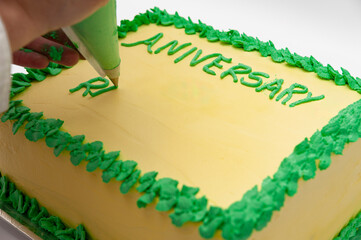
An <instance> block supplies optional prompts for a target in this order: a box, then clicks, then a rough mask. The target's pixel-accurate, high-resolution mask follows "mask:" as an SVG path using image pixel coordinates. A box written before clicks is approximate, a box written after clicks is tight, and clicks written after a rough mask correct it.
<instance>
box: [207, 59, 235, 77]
mask: <svg viewBox="0 0 361 240" xmlns="http://www.w3.org/2000/svg"><path fill="white" fill-rule="evenodd" d="M221 61H223V62H226V63H231V62H232V58H226V57H224V56H223V55H220V56H218V57H217V58H216V59H214V60H213V61H212V62H211V63H208V64H207V65H205V66H204V67H203V71H205V72H206V73H208V74H211V75H216V73H215V72H214V71H213V70H211V69H210V68H211V67H217V68H219V69H222V68H223V65H221V64H219V63H220V62H221Z"/></svg>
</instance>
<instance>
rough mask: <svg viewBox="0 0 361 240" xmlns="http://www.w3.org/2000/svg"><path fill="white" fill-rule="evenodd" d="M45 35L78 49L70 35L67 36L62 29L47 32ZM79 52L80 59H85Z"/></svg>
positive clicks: (47, 37)
mask: <svg viewBox="0 0 361 240" xmlns="http://www.w3.org/2000/svg"><path fill="white" fill-rule="evenodd" d="M43 37H44V38H46V39H49V40H51V41H54V42H57V43H60V44H62V45H65V46H67V47H70V48H72V49H75V50H76V47H75V45H74V44H73V42H72V41H71V40H70V39H69V38H68V36H66V34H65V33H64V31H63V30H61V29H59V30H55V31H51V32H49V33H47V34H45V35H44V36H43ZM78 54H79V56H80V59H85V58H84V57H83V56H82V55H81V54H80V53H79V52H78Z"/></svg>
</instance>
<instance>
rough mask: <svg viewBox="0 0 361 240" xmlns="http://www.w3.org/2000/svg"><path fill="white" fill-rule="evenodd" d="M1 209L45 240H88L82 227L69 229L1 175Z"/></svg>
mask: <svg viewBox="0 0 361 240" xmlns="http://www.w3.org/2000/svg"><path fill="white" fill-rule="evenodd" d="M0 207H1V209H2V210H4V211H5V212H7V213H8V214H9V215H10V216H11V217H13V218H15V219H16V220H17V221H19V222H20V223H22V224H24V225H26V226H27V227H28V228H29V229H30V230H32V231H33V232H34V233H36V234H37V235H39V236H40V237H41V238H43V239H59V240H86V239H88V236H87V234H86V231H85V229H84V227H83V226H82V225H79V226H78V227H77V228H75V229H74V228H70V227H67V226H66V225H65V224H64V223H63V222H62V221H61V220H60V218H58V217H56V216H51V215H50V214H49V213H48V211H47V210H46V208H44V207H42V206H39V204H38V202H37V201H36V199H35V198H30V197H29V196H27V195H25V194H24V193H23V192H21V191H20V190H19V189H17V187H16V186H15V184H14V183H12V182H10V181H9V179H8V178H7V177H6V176H3V175H0Z"/></svg>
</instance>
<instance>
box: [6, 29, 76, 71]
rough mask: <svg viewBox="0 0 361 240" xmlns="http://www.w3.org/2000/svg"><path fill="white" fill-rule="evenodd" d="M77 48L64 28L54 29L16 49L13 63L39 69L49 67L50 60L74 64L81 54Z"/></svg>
mask: <svg viewBox="0 0 361 240" xmlns="http://www.w3.org/2000/svg"><path fill="white" fill-rule="evenodd" d="M75 49H76V48H75V47H74V45H73V44H72V42H71V41H70V40H69V39H68V37H67V36H66V35H65V33H64V32H63V31H62V30H58V31H52V32H50V33H47V34H45V35H44V36H42V37H39V38H37V39H35V40H34V41H32V42H30V43H29V44H27V45H26V46H24V48H21V49H20V50H17V51H15V52H14V53H13V63H14V64H16V65H19V66H23V67H29V68H39V69H42V68H45V67H47V66H48V65H49V62H50V61H51V62H55V63H59V64H61V65H64V66H73V65H75V64H76V63H77V62H78V60H79V54H78V52H77V51H76V50H75ZM56 53H60V54H56ZM54 54H55V56H54ZM80 57H81V56H80Z"/></svg>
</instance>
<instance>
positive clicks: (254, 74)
mask: <svg viewBox="0 0 361 240" xmlns="http://www.w3.org/2000/svg"><path fill="white" fill-rule="evenodd" d="M259 76H262V77H265V78H269V75H268V74H267V73H264V72H251V73H250V74H249V75H248V77H249V78H250V79H253V80H256V81H257V82H255V83H251V82H246V81H245V80H244V78H242V79H241V84H243V85H245V86H247V87H255V88H256V87H259V86H260V85H261V84H262V82H263V80H262V78H261V77H259Z"/></svg>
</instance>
